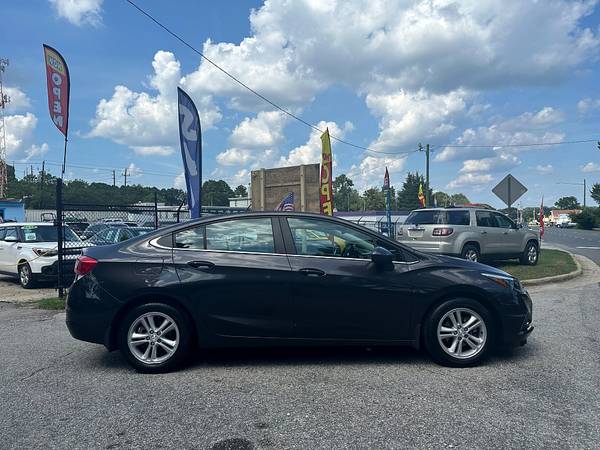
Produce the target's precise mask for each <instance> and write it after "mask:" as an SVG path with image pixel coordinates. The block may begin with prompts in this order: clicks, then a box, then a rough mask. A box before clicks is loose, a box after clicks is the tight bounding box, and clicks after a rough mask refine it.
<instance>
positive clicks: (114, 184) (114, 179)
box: [113, 169, 117, 187]
mask: <svg viewBox="0 0 600 450" xmlns="http://www.w3.org/2000/svg"><path fill="white" fill-rule="evenodd" d="M116 185H117V179H116V178H115V170H114V169H113V187H115V186H116Z"/></svg>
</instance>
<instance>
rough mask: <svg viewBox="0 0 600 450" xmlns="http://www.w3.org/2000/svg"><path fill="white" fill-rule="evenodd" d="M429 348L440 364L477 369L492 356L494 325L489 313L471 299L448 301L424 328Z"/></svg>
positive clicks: (430, 317) (432, 313) (434, 312)
mask: <svg viewBox="0 0 600 450" xmlns="http://www.w3.org/2000/svg"><path fill="white" fill-rule="evenodd" d="M423 333H424V335H423V338H424V341H425V347H426V348H427V350H428V351H429V353H430V355H431V356H432V358H433V359H434V360H435V361H437V362H438V363H440V364H443V365H448V366H453V367H466V366H473V365H476V364H478V363H479V362H481V361H482V360H483V359H484V358H485V357H486V356H487V354H488V352H489V349H490V347H491V341H492V337H493V324H492V321H491V316H490V313H489V312H488V310H487V309H486V308H485V307H484V306H483V305H481V304H480V303H479V302H477V301H475V300H472V299H468V298H462V299H461V298H457V299H453V300H447V301H445V302H443V303H442V304H440V305H438V306H437V307H436V308H435V309H434V310H433V311H432V312H431V313H430V314H429V316H428V318H427V319H426V321H425V324H424V329H423Z"/></svg>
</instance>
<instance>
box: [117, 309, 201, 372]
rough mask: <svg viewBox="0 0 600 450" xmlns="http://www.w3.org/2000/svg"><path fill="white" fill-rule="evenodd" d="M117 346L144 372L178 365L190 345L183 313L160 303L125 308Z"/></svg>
mask: <svg viewBox="0 0 600 450" xmlns="http://www.w3.org/2000/svg"><path fill="white" fill-rule="evenodd" d="M119 335H120V348H121V352H122V353H123V355H124V356H125V358H127V360H128V361H129V363H130V364H131V365H132V366H133V367H134V368H135V369H136V370H138V371H140V372H145V373H161V372H168V371H170V370H173V369H175V368H177V367H179V366H181V365H182V364H183V363H184V362H185V361H186V360H187V358H188V356H189V353H190V349H191V346H192V336H193V331H192V325H191V323H190V320H189V319H188V317H187V315H186V314H185V313H183V312H181V311H180V310H179V309H177V308H175V307H173V306H171V305H166V304H164V303H147V304H144V305H140V306H138V307H136V308H134V309H133V310H131V311H129V312H128V313H127V314H126V315H125V317H124V318H123V320H122V322H121V327H120V332H119Z"/></svg>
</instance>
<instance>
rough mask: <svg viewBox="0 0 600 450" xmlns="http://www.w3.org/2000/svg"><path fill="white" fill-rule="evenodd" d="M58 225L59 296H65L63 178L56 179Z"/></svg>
mask: <svg viewBox="0 0 600 450" xmlns="http://www.w3.org/2000/svg"><path fill="white" fill-rule="evenodd" d="M54 224H55V226H56V241H57V245H58V248H57V253H58V258H57V260H58V261H57V262H58V270H57V272H58V285H57V287H58V297H59V298H64V295H65V294H64V289H63V253H64V250H63V204H62V179H60V178H58V179H57V180H56V220H55V221H54Z"/></svg>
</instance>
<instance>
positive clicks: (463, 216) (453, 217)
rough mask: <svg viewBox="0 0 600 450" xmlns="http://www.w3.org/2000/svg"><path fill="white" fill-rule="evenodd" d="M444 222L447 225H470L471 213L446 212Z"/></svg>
mask: <svg viewBox="0 0 600 450" xmlns="http://www.w3.org/2000/svg"><path fill="white" fill-rule="evenodd" d="M446 222H447V224H448V225H471V212H470V211H464V210H463V211H461V210H458V211H446Z"/></svg>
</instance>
